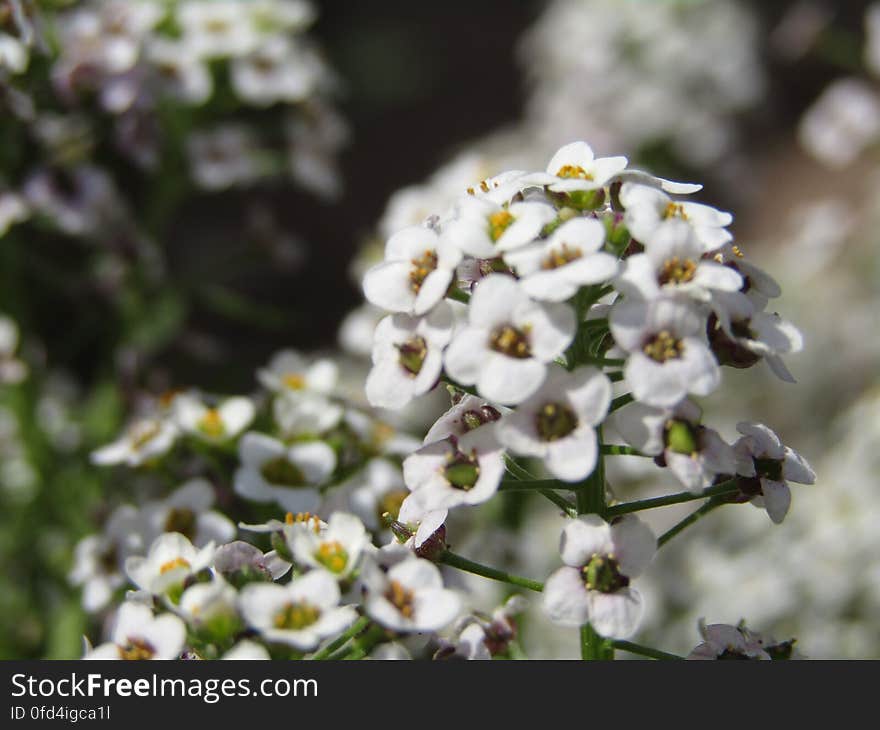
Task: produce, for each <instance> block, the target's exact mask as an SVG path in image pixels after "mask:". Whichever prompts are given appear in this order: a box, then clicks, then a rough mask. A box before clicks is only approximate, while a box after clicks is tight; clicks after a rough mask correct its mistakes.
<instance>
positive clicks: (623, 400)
mask: <svg viewBox="0 0 880 730" xmlns="http://www.w3.org/2000/svg"><path fill="white" fill-rule="evenodd" d="M634 400H635V398H633V394H632V393H624V394H623V395H619V396H617V398H615V399H614V400H613V401H611V407H610V408H609V409H608V412H609V413H614V411H617V410H620V409H621V408H623V407H624V406H626V405H629V404H630V403H632V402H633V401H634Z"/></svg>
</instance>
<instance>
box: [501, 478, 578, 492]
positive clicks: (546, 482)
mask: <svg viewBox="0 0 880 730" xmlns="http://www.w3.org/2000/svg"><path fill="white" fill-rule="evenodd" d="M531 489H538V490H541V489H568V490H570V491H574V490H576V489H580V485H579V484H575V483H571V484H570V483H568V482H560V481H559V480H558V479H511V480H504V481H503V482H501V486H500V487H499V490H500V491H502V492H510V491H514V492H519V491H523V490H531Z"/></svg>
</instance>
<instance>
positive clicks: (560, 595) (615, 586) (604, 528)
mask: <svg viewBox="0 0 880 730" xmlns="http://www.w3.org/2000/svg"><path fill="white" fill-rule="evenodd" d="M656 549H657V540H656V538H655V537H654V534H653V533H652V532H651V530H650V529H649V528H648V527H647V526H646V525H645V524H644V523H643V522H642V521H641V520H639V518H638V517H636V516H635V515H626V516H625V517H623V518H622V519H619V520H615V522H614V523H613V524H610V525H609V524H608V523H607V522H605V521H604V520H603V519H602V518H601V517H599V516H597V515H581V516H580V517H578V518H577V519H575V520H570V521H569V522H568V524H566V526H565V527H564V528H563V530H562V538H561V541H560V548H559V551H560V553H561V555H562V562H563V563H565V566H564V567H562V568H560V569H559V570H557V571H556V572H555V573H553V575H551V576H550V577H549V578H548V579H547V583H546V584H545V586H544V610H545V611H546V612H547V614H548V616H549V617H550V619H551V620H553V621H555V622H556V623H559V624H562V625H564V626H581V625H583V624H585V623H590V624H591V625H592V626H593V628H594V629H595V630H596V632H597V633H599V634H600V635H602V636H607V637H610V638H613V639H626V638H628V637H629V636H632V635H633V633H635V631H636V629H637V628H638V625H639V622H640V620H641V617H642V612H643V609H644V606H643V601H642V596H641V594H640V593H639V592H638V591H637V590H636V589H635V588H631V587H630V579H631V578H635V577H636V576H638V575H639V574H640V573H642V571H644V569H645V568H646V567H647V566H648V563H650V562H651V559H652V558H653V557H654V553H655V552H656Z"/></svg>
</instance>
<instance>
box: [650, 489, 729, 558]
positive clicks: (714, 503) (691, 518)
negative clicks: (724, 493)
mask: <svg viewBox="0 0 880 730" xmlns="http://www.w3.org/2000/svg"><path fill="white" fill-rule="evenodd" d="M722 504H728V502H727V501H726V500H724V499H718V498H717V497H716V498H713V499H710V500H709V501H708V502H706V504H704V505H703V506H702V507H700V508H699V509H697V510H694V511H693V512H691V513H690V514H689V515H688V516H687V517H685V518H684V519H683V520H682V521H681V522H679V523H677V524H676V525H673V526H672V527H670V528H669V529H668V530H667V531H666V532H664V533H663V534H662V535H660V537H658V538H657V547H658V548H660V547H663V546H664V545H665V544H666V543H667V542H669V541H670V540H671V539H672V538H673V537H675V536H676V535H677V534H678V533H679V532H681V531H682V530H684V529H685V528H686V527H690V526H691V525H692V524H694V523H695V522H696V521H697V520H699V519H700V518H701V517H703V516H704V515H707V514H709V512H711V511H712V510H713V509H715V508H716V507H720V506H721V505H722Z"/></svg>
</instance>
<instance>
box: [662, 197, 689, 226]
mask: <svg viewBox="0 0 880 730" xmlns="http://www.w3.org/2000/svg"><path fill="white" fill-rule="evenodd" d="M663 217H664V218H681V219H682V220H683V221H686V220H688V215H687V213H685V212H684V205H682V204H681V203H676V202H675V201H674V200H670V201H669V202H668V203H667V204H666V208H665V209H664V211H663Z"/></svg>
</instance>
